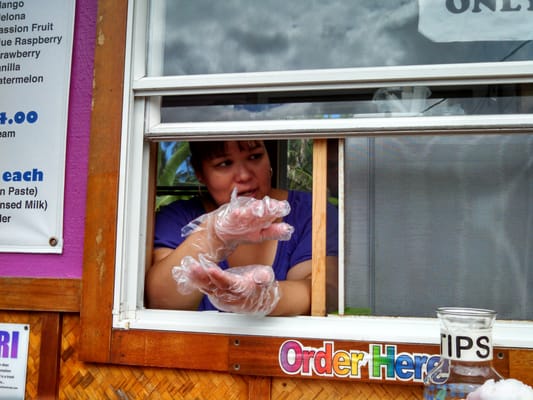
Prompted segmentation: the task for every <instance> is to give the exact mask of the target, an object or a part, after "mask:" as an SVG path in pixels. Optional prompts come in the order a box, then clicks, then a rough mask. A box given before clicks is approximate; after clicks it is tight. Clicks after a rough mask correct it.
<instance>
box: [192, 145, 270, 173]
mask: <svg viewBox="0 0 533 400" xmlns="http://www.w3.org/2000/svg"><path fill="white" fill-rule="evenodd" d="M227 143H228V142H227V141H223V140H222V141H214V142H197V141H194V142H189V151H190V153H191V157H190V159H189V161H190V163H191V166H192V167H193V168H194V170H195V171H197V172H201V171H202V161H203V160H210V159H213V158H216V157H222V156H224V154H226V152H227V151H226V145H227ZM237 145H238V146H239V149H240V150H244V149H255V148H257V147H261V146H263V145H264V144H263V141H262V140H242V141H238V142H237Z"/></svg>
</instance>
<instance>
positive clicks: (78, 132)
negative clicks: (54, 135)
mask: <svg viewBox="0 0 533 400" xmlns="http://www.w3.org/2000/svg"><path fill="white" fill-rule="evenodd" d="M96 14H97V0H77V4H76V17H75V18H76V19H75V28H74V46H73V53H72V76H71V81H70V97H69V113H68V128H67V159H66V177H65V178H66V181H65V203H64V217H63V238H64V243H63V254H18V253H17V254H16V253H0V277H36V278H37V277H38V278H81V274H82V262H83V235H84V229H85V197H86V193H87V162H88V154H89V133H90V123H91V96H92V80H93V61H94V45H95V37H96Z"/></svg>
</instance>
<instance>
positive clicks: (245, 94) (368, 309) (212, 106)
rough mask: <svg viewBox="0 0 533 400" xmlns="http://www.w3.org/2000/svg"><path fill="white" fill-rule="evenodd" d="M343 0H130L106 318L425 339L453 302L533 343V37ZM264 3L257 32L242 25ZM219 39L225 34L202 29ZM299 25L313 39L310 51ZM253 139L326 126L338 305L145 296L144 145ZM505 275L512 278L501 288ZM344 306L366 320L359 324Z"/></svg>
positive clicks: (503, 333) (162, 326) (411, 9)
mask: <svg viewBox="0 0 533 400" xmlns="http://www.w3.org/2000/svg"><path fill="white" fill-rule="evenodd" d="M348 3H349V2H331V3H328V5H322V4H321V3H320V6H317V7H320V13H318V14H316V13H315V14H314V13H313V11H314V10H313V7H308V4H309V3H308V2H296V1H295V2H291V3H290V7H289V6H288V5H287V3H286V2H280V3H279V4H278V3H277V2H274V1H272V2H263V3H261V5H260V6H259V7H253V8H248V7H246V6H245V4H246V3H240V2H230V1H228V2H209V5H210V6H209V7H206V6H205V4H204V3H203V2H194V3H191V2H185V3H183V4H181V2H166V3H165V2H159V1H158V2H152V3H148V2H147V1H136V2H132V5H130V24H129V26H130V39H131V48H130V49H129V50H128V52H127V58H126V65H131V69H129V70H128V71H127V73H126V82H125V94H126V95H125V101H124V110H125V112H124V117H123V118H124V119H123V135H122V151H121V155H122V157H121V181H120V187H119V198H120V203H119V207H118V209H119V210H120V211H119V215H118V229H117V230H118V232H119V236H118V238H119V239H118V244H117V252H116V268H117V269H116V273H115V294H114V296H115V299H114V311H113V326H114V327H116V328H129V329H157V330H169V331H173V330H177V331H182V332H203V333H222V334H250V335H259V336H261V335H264V336H280V335H282V336H294V337H317V336H318V337H327V338H333V339H346V340H364V339H365V338H366V339H368V338H372V340H377V341H386V340H392V341H400V342H413V343H436V340H437V339H438V337H436V336H434V327H435V325H434V323H433V322H432V321H429V320H427V319H424V318H420V317H428V316H432V313H433V310H434V308H435V307H436V306H438V305H442V304H441V302H446V303H447V304H446V305H450V302H458V303H461V304H462V305H469V304H471V305H472V306H480V305H484V306H487V305H490V307H494V308H495V309H497V310H502V315H503V317H504V319H507V320H511V319H512V320H515V319H517V320H521V322H520V323H512V324H511V323H506V322H503V321H501V322H500V325H499V326H500V328H499V329H500V331H497V332H499V333H497V334H499V335H500V336H499V337H500V339H499V340H500V342H499V343H497V344H499V345H505V346H516V347H532V346H533V342H531V340H532V339H531V338H532V336H531V335H530V334H528V332H531V322H530V320H531V319H533V318H532V317H533V315H532V314H531V310H528V309H527V307H526V305H527V304H529V303H530V302H531V289H532V288H533V281H532V276H533V271H532V270H531V265H533V264H532V263H531V261H532V260H531V258H532V255H531V251H530V249H529V247H530V245H529V243H531V239H532V235H533V229H532V228H533V209H532V208H531V206H530V204H532V202H531V200H532V199H531V196H532V195H533V192H532V189H531V185H530V183H531V179H532V175H533V165H532V163H531V160H532V159H533V116H532V112H531V111H532V104H533V102H532V98H531V96H533V87H532V84H531V83H530V82H531V79H532V73H531V70H532V68H531V67H532V66H533V61H532V60H533V46H532V45H531V43H530V42H529V40H522V41H520V40H511V41H504V42H499V41H484V40H481V41H466V42H452V43H438V42H432V41H430V40H428V39H427V38H425V37H423V36H421V35H420V34H419V33H418V30H417V24H416V22H417V16H418V11H417V10H418V9H417V3H416V2H415V1H405V2H402V4H401V5H400V6H397V8H394V9H392V10H391V9H389V8H390V7H391V5H390V3H389V2H375V1H368V2H357V3H354V4H357V10H355V9H354V10H345V9H344V8H343V7H348V5H347V4H348ZM317 4H319V3H317ZM349 4H351V3H349ZM267 8H268V9H272V10H277V12H276V13H274V12H273V13H267V12H266V9H267ZM206 10H208V11H206ZM177 11H179V12H177ZM348 11H350V12H348ZM176 12H177V14H176ZM211 13H212V14H211ZM383 13H386V14H387V15H388V18H387V19H386V23H381V19H378V18H377V17H378V16H381V15H382V14H383ZM148 15H149V16H150V20H149V21H148V18H147V16H148ZM224 15H232V16H235V18H232V19H229V18H224ZM318 15H320V18H321V19H320V24H317V23H316V19H313V17H314V18H318ZM355 16H356V18H355ZM339 17H342V19H341V21H339V20H338V18H339ZM351 17H354V18H351ZM261 18H263V19H267V20H268V21H266V22H267V23H266V25H265V26H267V27H271V28H272V29H271V30H270V29H267V30H266V31H265V33H261V34H246V35H244V34H243V33H244V31H243V30H245V29H253V27H254V26H257V24H258V19H261ZM343 20H344V22H343ZM237 21H239V22H237ZM243 21H245V22H246V23H243ZM328 21H329V22H328ZM356 21H357V23H356ZM376 21H378V22H379V23H378V22H376ZM333 22H335V23H333ZM233 23H235V26H231V24H233ZM275 23H276V24H277V23H279V24H281V25H279V27H278V28H276V27H277V26H278V25H276V24H275ZM224 24H227V26H223V25H224ZM317 26H319V27H320V29H319V30H318V31H317V30H316V29H315V30H311V31H308V30H307V29H310V28H316V27H317ZM350 27H351V28H350ZM354 29H357V31H358V32H359V33H357V32H355V31H354ZM283 32H284V33H285V34H286V35H285V34H284V33H283ZM308 32H310V33H312V34H313V35H316V36H308V35H307V33H308ZM361 32H371V33H372V35H371V36H370V35H368V34H366V33H365V34H364V35H362V34H361ZM284 35H285V36H284ZM291 35H292V36H291ZM145 37H146V38H147V40H146V41H145ZM369 37H372V41H371V42H370V41H367V38H369ZM163 38H164V39H165V40H164V41H163V40H162V39H163ZM201 38H207V39H209V40H207V39H205V40H204V41H202V39H201ZM219 38H220V39H228V38H229V39H232V40H233V41H232V40H223V41H222V43H216V42H213V43H212V42H211V39H219ZM346 38H353V40H352V41H351V42H348V41H346V40H344V39H346ZM313 39H316V41H319V42H320V43H321V44H323V45H321V46H319V47H318V49H319V50H317V51H314V50H313V49H314V48H315V47H314V45H313V46H310V43H309V42H311V41H312V40H313ZM302 41H303V42H302ZM146 42H147V43H148V47H147V48H145V43H146ZM299 43H304V44H306V45H303V46H300V45H298V44H299ZM348 44H350V45H352V46H353V47H346V46H347V45H348ZM237 49H238V50H239V52H241V51H242V53H239V54H236V53H235V51H237ZM387 49H389V50H387ZM219 50H221V51H219ZM280 52H281V53H283V55H284V56H285V57H281V56H279V54H280ZM298 52H300V53H298ZM356 54H359V55H364V58H363V57H356V56H355V55H356ZM288 55H290V57H289V56H288ZM146 61H147V62H146ZM248 61H249V64H248V63H246V64H245V62H248ZM430 64H431V65H430ZM145 65H146V67H145ZM304 68H305V69H304ZM310 68H312V69H310ZM264 137H268V138H269V139H272V140H288V139H295V138H298V139H302V138H303V139H313V140H315V141H316V142H317V143H320V142H322V141H323V140H324V139H325V138H332V139H337V138H338V139H340V143H341V146H340V154H339V170H340V176H341V177H342V178H344V179H343V180H342V181H341V182H340V186H339V207H340V210H341V221H340V224H341V229H342V231H341V234H342V235H343V237H344V242H343V243H344V246H343V247H344V249H343V253H342V257H341V264H342V265H341V269H342V273H341V274H340V285H341V292H340V297H339V300H340V309H339V314H341V315H343V314H344V315H345V316H334V315H330V316H328V317H326V318H327V323H323V322H322V321H317V320H316V319H315V318H314V317H298V318H264V319H261V320H257V321H254V323H253V324H250V323H249V319H247V318H246V317H243V316H240V315H231V314H228V315H219V314H213V313H209V312H208V313H196V312H185V311H162V310H150V309H146V308H145V307H144V302H143V284H144V282H143V277H144V273H145V269H146V268H147V267H148V266H149V265H150V260H149V258H150V256H149V254H150V242H151V218H152V217H151V216H152V215H153V212H154V208H155V204H154V196H155V194H154V190H155V177H154V173H153V171H155V168H154V165H155V162H156V158H157V157H156V152H155V151H154V149H155V148H157V146H158V145H159V146H161V147H162V148H164V147H165V146H167V145H168V143H170V142H173V141H185V140H207V139H241V138H264ZM323 173H325V171H324V172H323ZM315 178H316V176H315ZM503 271H507V272H505V273H504V272H503ZM495 274H496V277H497V279H496V280H494V279H492V278H494V276H495ZM483 276H486V278H487V279H485V278H483ZM480 277H482V278H483V279H479V278H480ZM488 278H491V279H488ZM504 278H511V280H512V283H511V284H510V285H504V288H503V289H502V288H501V287H502V285H501V283H502V282H503V279H504ZM479 282H482V285H483V287H482V288H481V289H480V288H479V287H478V288H477V289H476V290H474V291H472V290H470V289H469V285H471V284H478V283H479ZM491 285H497V286H491ZM487 287H488V288H489V289H490V290H486V289H487ZM496 289H498V290H496ZM500 289H501V290H500ZM430 295H434V296H435V297H434V298H430ZM466 303H468V304H466ZM517 304H518V306H517ZM350 313H354V314H371V315H372V316H373V317H366V318H365V321H366V324H364V326H361V324H360V323H359V322H358V321H360V320H359V319H357V317H350V316H347V315H346V314H350ZM389 316H403V317H405V318H399V319H396V318H395V319H389V318H387V317H389ZM413 326H417V327H418V328H419V329H417V333H416V334H413V333H412V332H413ZM355 327H357V329H355ZM383 327H385V329H383Z"/></svg>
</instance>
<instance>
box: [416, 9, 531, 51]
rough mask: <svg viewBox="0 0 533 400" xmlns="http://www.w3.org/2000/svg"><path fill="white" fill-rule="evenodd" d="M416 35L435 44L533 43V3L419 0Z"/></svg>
mask: <svg viewBox="0 0 533 400" xmlns="http://www.w3.org/2000/svg"><path fill="white" fill-rule="evenodd" d="M418 8H419V19H418V31H419V32H420V33H421V34H422V35H424V36H426V37H427V38H428V39H430V40H432V41H434V42H468V41H488V40H497V41H501V40H518V41H523V40H530V39H533V28H532V27H533V1H532V0H418Z"/></svg>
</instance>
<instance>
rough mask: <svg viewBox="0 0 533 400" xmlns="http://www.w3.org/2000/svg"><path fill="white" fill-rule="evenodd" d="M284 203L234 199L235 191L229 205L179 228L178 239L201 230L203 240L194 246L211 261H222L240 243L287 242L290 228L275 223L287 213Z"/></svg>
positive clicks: (291, 231)
mask: <svg viewBox="0 0 533 400" xmlns="http://www.w3.org/2000/svg"><path fill="white" fill-rule="evenodd" d="M289 212H290V206H289V203H288V202H287V201H279V200H275V199H272V198H270V197H268V196H266V197H264V198H263V199H261V200H258V199H255V198H252V197H237V192H236V190H234V191H233V193H232V195H231V200H230V202H229V203H227V204H224V205H222V206H220V207H219V208H218V209H216V210H215V211H212V212H210V213H208V214H204V215H202V216H201V217H200V218H197V219H196V220H194V221H192V222H191V223H189V224H188V225H186V226H185V227H184V228H183V229H182V236H188V235H190V234H191V233H193V232H197V231H199V230H205V231H206V234H207V238H205V239H206V241H205V242H204V241H202V243H198V246H200V247H202V248H204V249H205V254H206V256H207V257H208V258H209V259H210V260H213V261H220V260H222V259H224V258H226V257H227V256H228V255H229V254H230V253H231V252H232V251H233V250H235V248H236V247H237V246H238V245H239V244H241V243H259V242H262V241H264V240H289V239H290V238H291V235H292V233H293V231H294V228H293V227H292V226H291V225H289V224H286V223H284V222H275V221H276V220H277V219H278V218H282V217H284V216H286V215H287V214H289Z"/></svg>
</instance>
